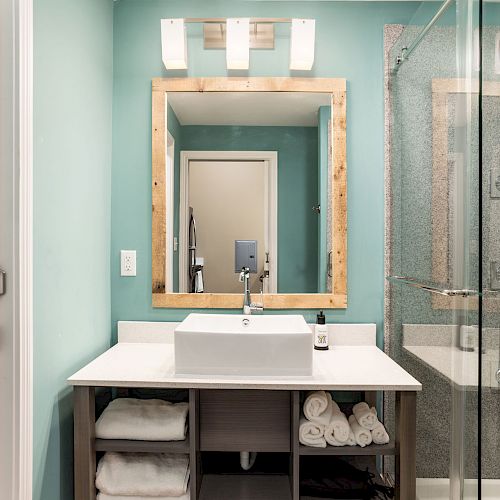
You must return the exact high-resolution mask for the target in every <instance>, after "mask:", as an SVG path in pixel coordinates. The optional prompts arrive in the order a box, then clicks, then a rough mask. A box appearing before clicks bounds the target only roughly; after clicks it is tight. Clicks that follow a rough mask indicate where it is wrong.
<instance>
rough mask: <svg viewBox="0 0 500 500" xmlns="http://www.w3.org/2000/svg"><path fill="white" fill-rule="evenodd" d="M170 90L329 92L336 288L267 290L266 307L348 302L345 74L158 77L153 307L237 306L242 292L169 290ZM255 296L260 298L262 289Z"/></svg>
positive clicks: (154, 87) (154, 94) (154, 142)
mask: <svg viewBox="0 0 500 500" xmlns="http://www.w3.org/2000/svg"><path fill="white" fill-rule="evenodd" d="M171 92H307V93H314V92H318V93H328V94H331V102H332V105H331V110H332V116H331V123H332V126H331V141H330V142H331V145H332V150H333V151H332V152H331V155H332V177H331V193H332V196H331V200H330V202H331V209H332V214H334V215H333V217H332V230H331V235H332V244H331V248H332V261H331V268H332V269H331V273H332V292H331V293H305V294H304V293H303V294H301V293H296V294H289V293H275V294H264V295H263V297H262V298H263V303H264V304H263V305H264V308H265V309H309V308H314V309H320V308H322V309H343V308H346V307H347V163H346V106H347V102H346V100H347V96H346V80H345V79H343V78H275V77H262V78H234V77H227V78H225V77H218V78H155V79H153V82H152V134H151V135H152V302H153V307H171V308H223V309H226V308H227V309H239V308H241V307H242V305H243V290H242V293H241V294H225V293H202V294H192V293H167V292H166V279H167V272H166V271H167V262H168V261H169V255H168V245H167V227H166V226H167V213H166V210H167V207H168V206H169V204H168V202H167V178H166V151H167V113H166V111H167V102H168V94H169V93H171ZM252 300H253V301H255V302H259V301H260V300H261V299H260V295H253V296H252Z"/></svg>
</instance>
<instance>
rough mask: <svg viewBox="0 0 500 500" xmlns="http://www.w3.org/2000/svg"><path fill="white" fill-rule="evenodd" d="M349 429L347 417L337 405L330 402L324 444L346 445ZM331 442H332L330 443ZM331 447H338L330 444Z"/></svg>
mask: <svg viewBox="0 0 500 500" xmlns="http://www.w3.org/2000/svg"><path fill="white" fill-rule="evenodd" d="M350 431H351V428H350V426H349V422H348V421H347V417H346V416H345V415H344V413H343V412H342V411H341V410H340V408H339V405H338V404H337V403H336V402H335V401H332V416H331V417H330V421H329V422H328V424H327V425H326V426H325V439H326V442H327V443H329V444H332V443H333V442H338V443H346V442H347V440H348V439H349V432H350ZM330 441H332V442H330ZM332 446H338V445H335V444H332Z"/></svg>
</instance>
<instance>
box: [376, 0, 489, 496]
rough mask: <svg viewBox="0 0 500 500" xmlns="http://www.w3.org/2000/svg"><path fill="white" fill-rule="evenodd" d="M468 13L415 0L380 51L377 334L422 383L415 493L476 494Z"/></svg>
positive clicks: (475, 204)
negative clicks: (383, 218) (384, 69)
mask: <svg viewBox="0 0 500 500" xmlns="http://www.w3.org/2000/svg"><path fill="white" fill-rule="evenodd" d="M479 13H480V12H479V4H478V3H477V2H474V1H472V0H470V1H465V0H457V1H455V0H447V1H445V2H443V3H442V4H441V5H436V4H435V3H433V2H429V3H422V6H421V7H420V8H419V9H418V10H417V12H416V13H415V16H414V18H413V19H412V21H411V22H410V24H409V25H408V26H406V27H405V28H404V30H402V29H401V28H399V30H400V31H402V32H401V33H400V34H399V37H398V38H397V40H396V41H395V43H394V44H393V46H392V49H391V50H390V52H389V56H388V59H389V60H388V63H389V68H390V73H389V75H388V95H389V105H390V119H389V137H388V138H389V141H390V156H389V159H388V160H389V171H390V183H389V191H390V193H389V200H390V203H389V204H388V211H389V214H388V219H387V221H388V233H387V234H388V251H389V255H388V258H387V263H388V264H387V269H386V274H387V275H388V285H387V296H386V298H387V304H388V305H387V310H386V313H387V314H386V319H387V321H386V325H385V341H386V350H387V351H388V352H389V353H390V355H391V356H392V357H393V358H394V359H395V360H396V361H397V362H398V363H400V364H401V365H402V366H403V367H405V368H406V369H407V370H408V371H409V372H410V373H411V374H412V375H413V376H414V377H415V378H417V379H418V380H419V381H420V382H421V383H422V385H423V391H422V393H421V394H419V397H418V404H417V478H418V479H417V490H418V491H417V495H418V496H417V497H418V498H420V499H422V500H423V499H427V498H433V499H436V500H437V499H443V500H444V499H451V500H459V499H460V500H461V499H464V498H467V499H477V498H479V496H478V495H479V485H478V481H477V478H478V474H479V466H480V461H479V459H478V452H479V447H478V443H479V425H478V419H477V415H478V406H479V405H478V395H479V391H478V384H479V379H478V373H479V363H480V360H479V351H478V346H479V331H480V330H479V328H478V324H479V316H478V312H479V309H480V298H479V277H480V266H479V262H480V252H481V244H480V241H481V240H480V229H481V226H480V209H479V206H480V205H479V200H480V196H479V192H480V190H479V185H480V184H479V182H480V175H479V168H478V165H479V151H480V149H479V142H480V141H479V129H478V123H479V120H478V116H479V112H480V107H479V88H478V84H477V82H478V76H479V69H480V68H479V66H480V65H479V55H480V51H479V38H478V36H479V29H478V27H479ZM397 29H398V28H397V27H395V28H394V30H397ZM394 35H395V34H394V33H393V36H394ZM394 38H396V36H394ZM387 403H388V404H387V405H386V406H385V408H386V420H390V418H391V415H390V413H389V411H390V410H389V409H390V407H391V406H390V403H391V402H390V401H389V400H387ZM387 413H388V414H387ZM385 465H386V470H388V471H390V470H391V464H390V463H388V464H385Z"/></svg>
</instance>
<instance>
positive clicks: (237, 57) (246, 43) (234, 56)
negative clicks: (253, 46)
mask: <svg viewBox="0 0 500 500" xmlns="http://www.w3.org/2000/svg"><path fill="white" fill-rule="evenodd" d="M226 64H227V69H248V67H249V66H250V19H249V18H238V19H236V18H234V19H227V21H226Z"/></svg>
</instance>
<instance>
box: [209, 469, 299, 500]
mask: <svg viewBox="0 0 500 500" xmlns="http://www.w3.org/2000/svg"><path fill="white" fill-rule="evenodd" d="M215 499H217V500H235V499H237V500H256V499H258V500H292V494H291V492H290V479H289V477H288V476H286V475H244V474H227V475H224V474H217V475H216V474H207V475H204V476H203V480H202V483H201V491H200V500H215Z"/></svg>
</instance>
